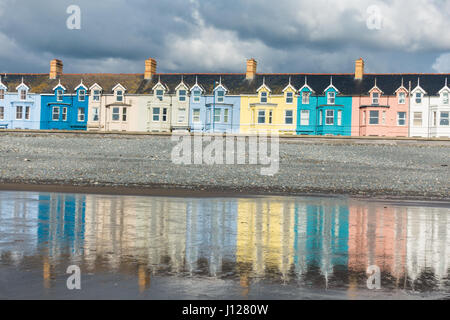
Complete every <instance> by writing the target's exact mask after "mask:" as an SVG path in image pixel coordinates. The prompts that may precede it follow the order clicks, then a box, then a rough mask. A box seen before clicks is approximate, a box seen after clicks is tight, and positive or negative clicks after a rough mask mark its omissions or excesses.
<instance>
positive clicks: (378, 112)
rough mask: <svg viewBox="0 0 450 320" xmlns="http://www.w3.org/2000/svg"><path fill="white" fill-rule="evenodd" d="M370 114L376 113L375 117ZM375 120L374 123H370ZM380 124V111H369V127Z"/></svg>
mask: <svg viewBox="0 0 450 320" xmlns="http://www.w3.org/2000/svg"><path fill="white" fill-rule="evenodd" d="M372 113H374V114H375V113H376V115H377V116H376V117H373V116H372ZM375 119H376V123H372V120H375ZM379 124H380V111H379V110H369V125H371V126H376V125H379Z"/></svg>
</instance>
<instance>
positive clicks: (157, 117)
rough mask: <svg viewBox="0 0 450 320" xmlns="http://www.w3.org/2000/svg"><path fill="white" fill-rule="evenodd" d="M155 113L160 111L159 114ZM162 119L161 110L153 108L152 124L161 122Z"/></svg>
mask: <svg viewBox="0 0 450 320" xmlns="http://www.w3.org/2000/svg"><path fill="white" fill-rule="evenodd" d="M155 111H158V112H155ZM155 119H156V120H155ZM160 119H161V108H160V107H153V108H152V122H160Z"/></svg>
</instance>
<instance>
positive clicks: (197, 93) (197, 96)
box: [194, 89, 202, 103]
mask: <svg viewBox="0 0 450 320" xmlns="http://www.w3.org/2000/svg"><path fill="white" fill-rule="evenodd" d="M201 96H202V91H201V90H199V89H195V90H194V102H196V103H198V102H200V97H201Z"/></svg>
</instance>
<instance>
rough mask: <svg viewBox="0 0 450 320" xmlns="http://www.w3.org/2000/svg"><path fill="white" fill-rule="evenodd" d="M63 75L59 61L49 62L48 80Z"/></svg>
mask: <svg viewBox="0 0 450 320" xmlns="http://www.w3.org/2000/svg"><path fill="white" fill-rule="evenodd" d="M62 73H63V63H62V61H61V60H58V59H53V60H52V61H50V79H56V78H57V77H59V76H61V75H62Z"/></svg>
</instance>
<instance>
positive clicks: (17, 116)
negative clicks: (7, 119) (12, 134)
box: [16, 106, 23, 120]
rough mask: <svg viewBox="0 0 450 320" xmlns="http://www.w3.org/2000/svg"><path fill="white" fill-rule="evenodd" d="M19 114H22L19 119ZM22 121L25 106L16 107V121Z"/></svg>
mask: <svg viewBox="0 0 450 320" xmlns="http://www.w3.org/2000/svg"><path fill="white" fill-rule="evenodd" d="M19 110H20V111H19ZM19 114H20V117H19ZM22 119H23V106H16V120H22Z"/></svg>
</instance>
